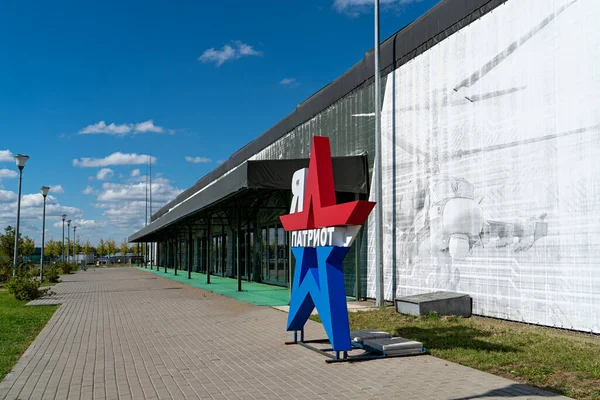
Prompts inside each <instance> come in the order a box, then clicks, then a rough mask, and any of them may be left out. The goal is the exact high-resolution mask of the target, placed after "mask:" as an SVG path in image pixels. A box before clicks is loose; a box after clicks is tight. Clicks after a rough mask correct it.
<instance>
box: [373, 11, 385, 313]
mask: <svg viewBox="0 0 600 400" xmlns="http://www.w3.org/2000/svg"><path fill="white" fill-rule="evenodd" d="M374 51H375V54H374V56H375V57H374V58H375V169H376V174H375V176H376V182H375V189H376V191H375V201H376V202H377V205H376V206H375V281H376V282H375V288H376V289H375V296H376V298H375V305H376V306H380V307H381V306H382V305H383V304H384V293H383V291H384V285H383V210H382V207H383V195H382V191H383V188H382V187H381V186H382V176H381V175H382V172H383V171H382V168H381V165H382V160H381V158H382V154H381V94H380V90H381V82H380V81H381V70H380V67H379V0H375V49H374Z"/></svg>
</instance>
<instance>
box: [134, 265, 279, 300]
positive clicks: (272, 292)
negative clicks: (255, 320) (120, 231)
mask: <svg viewBox="0 0 600 400" xmlns="http://www.w3.org/2000/svg"><path fill="white" fill-rule="evenodd" d="M136 268H137V269H139V270H140V271H146V272H151V273H153V274H155V275H158V276H162V277H164V278H168V279H171V280H174V281H177V282H180V283H184V284H186V285H190V286H193V287H197V288H199V289H203V290H206V291H208V292H212V293H218V294H222V295H223V296H227V297H231V298H233V299H236V300H239V301H243V302H245V303H250V304H256V305H258V306H286V305H288V302H289V299H290V291H289V289H287V288H285V287H281V286H274V285H266V284H264V283H257V282H247V281H242V291H241V292H238V291H237V280H236V279H233V278H222V277H220V276H216V275H211V276H210V284H207V283H206V274H201V273H198V272H192V274H191V275H192V278H191V279H188V277H187V276H188V273H187V271H178V272H177V275H175V274H174V271H173V270H172V269H167V272H166V273H165V270H164V268H163V269H161V270H159V271H157V270H156V269H152V270H151V269H150V268H144V267H136Z"/></svg>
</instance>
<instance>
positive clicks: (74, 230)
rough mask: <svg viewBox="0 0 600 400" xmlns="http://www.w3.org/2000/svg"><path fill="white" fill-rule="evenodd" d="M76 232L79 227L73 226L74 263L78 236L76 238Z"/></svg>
mask: <svg viewBox="0 0 600 400" xmlns="http://www.w3.org/2000/svg"><path fill="white" fill-rule="evenodd" d="M76 231H77V226H75V225H73V261H75V243H77V236H75V232H76Z"/></svg>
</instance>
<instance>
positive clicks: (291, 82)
mask: <svg viewBox="0 0 600 400" xmlns="http://www.w3.org/2000/svg"><path fill="white" fill-rule="evenodd" d="M279 84H280V85H284V86H294V87H295V86H298V85H299V84H300V83H299V82H298V81H297V80H296V78H283V79H282V80H280V81H279Z"/></svg>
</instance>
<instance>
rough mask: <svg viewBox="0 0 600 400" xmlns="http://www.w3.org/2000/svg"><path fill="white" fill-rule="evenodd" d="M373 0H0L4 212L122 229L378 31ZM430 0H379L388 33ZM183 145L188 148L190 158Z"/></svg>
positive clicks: (83, 232) (29, 226)
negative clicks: (149, 172) (149, 200)
mask: <svg viewBox="0 0 600 400" xmlns="http://www.w3.org/2000/svg"><path fill="white" fill-rule="evenodd" d="M370 3H371V1H369V0H308V1H306V0H303V1H300V0H289V1H285V2H281V1H262V2H259V3H256V2H252V3H250V2H246V1H239V0H236V1H233V0H231V1H227V0H224V1H220V2H208V1H185V2H184V1H169V2H165V1H131V0H121V1H102V2H81V1H53V2H47V1H46V2H42V1H34V2H23V1H14V0H8V1H3V2H2V3H1V4H0V49H1V50H2V55H1V56H0V224H1V226H2V227H4V226H6V225H8V224H11V225H14V224H15V215H16V201H15V199H16V192H17V179H16V171H17V169H16V167H15V164H14V161H13V160H12V157H11V154H16V153H25V154H28V155H29V156H30V157H31V158H30V160H29V161H28V163H27V166H26V168H25V170H24V175H23V195H24V197H23V200H22V201H23V203H22V214H23V215H22V228H21V231H22V232H23V233H24V234H25V235H28V236H30V237H32V238H33V239H35V240H36V243H38V244H39V242H40V236H41V214H42V209H41V195H39V194H38V193H39V187H40V186H41V185H48V186H51V187H52V189H51V191H50V194H51V197H49V200H48V219H47V229H48V230H47V237H48V238H54V239H60V238H61V235H62V231H61V228H60V222H59V220H60V217H59V215H60V214H61V213H63V212H65V213H66V214H68V215H69V218H71V219H73V220H74V221H75V224H76V225H78V226H79V228H78V230H77V234H78V237H79V238H80V240H82V241H85V240H87V239H90V240H91V241H92V242H93V243H96V242H97V240H98V239H99V238H100V237H103V238H105V239H106V238H113V239H114V240H116V241H118V242H121V241H122V240H123V239H124V238H126V237H127V236H128V235H130V234H131V233H133V232H134V231H135V230H137V229H139V228H140V227H141V226H143V222H144V198H145V190H144V179H145V178H144V175H145V173H146V165H145V164H144V161H145V160H147V159H148V155H151V156H152V157H154V158H155V162H154V165H153V175H154V186H153V195H154V200H155V203H154V209H155V210H156V209H158V208H159V207H160V206H161V205H163V204H164V203H165V202H166V201H168V200H169V199H171V198H173V197H174V196H175V195H176V194H177V193H179V191H181V190H183V189H186V188H187V187H189V186H190V185H192V184H193V183H194V182H196V180H198V179H199V178H200V177H202V176H203V175H204V174H206V173H208V172H210V171H211V170H212V169H214V168H215V167H216V166H217V165H218V162H219V160H224V159H227V158H228V157H229V155H230V154H232V153H233V152H235V151H236V150H238V149H239V148H240V147H242V146H243V145H244V144H246V143H248V142H249V141H251V140H252V139H254V138H255V137H257V136H258V135H260V134H261V133H262V132H264V131H265V130H266V129H268V128H269V127H271V126H272V125H273V124H275V123H276V122H278V121H279V120H280V119H282V118H283V117H285V116H286V115H287V114H288V113H290V112H291V111H293V109H294V108H295V107H296V105H297V104H299V103H301V102H302V101H303V100H305V99H306V98H307V97H309V96H310V95H311V94H313V93H315V92H316V91H318V90H319V89H320V88H322V87H323V86H325V85H327V84H328V83H329V82H331V81H332V80H334V79H335V78H337V77H338V76H340V75H341V74H342V73H344V72H345V71H346V70H347V69H348V68H350V67H351V66H352V65H353V64H355V63H356V62H357V61H359V60H360V59H361V58H362V56H363V55H364V53H365V52H366V51H368V50H369V49H370V48H372V45H373V39H372V37H373V36H372V35H373V10H372V7H370ZM435 3H437V1H436V0H421V1H415V0H383V1H382V17H381V31H382V33H381V36H382V38H385V37H387V36H389V35H391V34H393V33H394V32H395V31H397V30H399V29H400V28H402V27H403V26H404V25H406V24H408V23H410V22H411V21H412V20H414V19H416V18H417V17H419V16H420V15H422V14H423V13H424V12H425V11H427V10H428V9H429V8H431V7H432V6H433V5H434V4H435ZM186 157H187V159H186Z"/></svg>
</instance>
